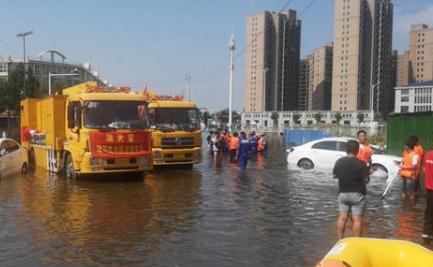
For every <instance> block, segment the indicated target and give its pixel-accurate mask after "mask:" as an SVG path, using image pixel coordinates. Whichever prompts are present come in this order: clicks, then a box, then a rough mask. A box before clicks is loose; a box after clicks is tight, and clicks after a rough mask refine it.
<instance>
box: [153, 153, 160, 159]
mask: <svg viewBox="0 0 433 267" xmlns="http://www.w3.org/2000/svg"><path fill="white" fill-rule="evenodd" d="M153 156H154V157H155V159H162V153H161V151H155V153H154V154H153Z"/></svg>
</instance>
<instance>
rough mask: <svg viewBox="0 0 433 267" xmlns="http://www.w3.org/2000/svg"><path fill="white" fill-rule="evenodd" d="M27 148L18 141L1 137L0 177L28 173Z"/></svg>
mask: <svg viewBox="0 0 433 267" xmlns="http://www.w3.org/2000/svg"><path fill="white" fill-rule="evenodd" d="M27 167H28V156H27V150H26V149H25V148H23V147H22V146H21V145H20V144H18V143H17V142H16V141H14V140H12V139H9V138H0V178H1V177H5V176H9V175H12V174H16V173H20V172H21V173H22V174H26V173H27Z"/></svg>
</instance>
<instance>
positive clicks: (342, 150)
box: [287, 137, 401, 178]
mask: <svg viewBox="0 0 433 267" xmlns="http://www.w3.org/2000/svg"><path fill="white" fill-rule="evenodd" d="M349 140H355V139H353V138H348V137H327V138H322V139H319V140H315V141H312V142H309V143H306V144H304V145H301V146H297V147H293V148H291V149H288V150H287V163H288V164H289V166H295V167H300V168H302V169H313V168H317V169H322V170H325V171H327V172H328V171H329V172H332V169H333V168H334V165H335V162H336V161H337V160H338V159H339V158H341V157H344V156H346V145H347V142H348V141H349ZM380 153H383V152H382V151H380V150H378V149H377V148H375V147H373V156H372V158H371V160H372V170H373V172H375V173H376V175H375V176H383V177H387V178H391V177H393V176H394V175H395V174H396V173H397V172H398V170H399V165H400V162H401V158H400V157H396V156H392V155H385V154H380Z"/></svg>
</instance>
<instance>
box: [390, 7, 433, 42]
mask: <svg viewBox="0 0 433 267" xmlns="http://www.w3.org/2000/svg"><path fill="white" fill-rule="evenodd" d="M420 23H424V24H427V25H429V26H430V27H433V5H431V6H429V7H427V8H424V9H422V10H420V11H419V12H417V13H404V9H402V8H396V10H395V15H394V29H393V30H394V46H395V47H396V48H398V49H399V50H406V49H408V48H409V33H410V27H411V25H413V24H420Z"/></svg>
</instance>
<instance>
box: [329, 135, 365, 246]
mask: <svg viewBox="0 0 433 267" xmlns="http://www.w3.org/2000/svg"><path fill="white" fill-rule="evenodd" d="M358 151H359V143H358V142H357V141H355V140H350V141H348V142H347V147H346V153H347V156H346V157H343V158H340V159H339V160H338V161H337V162H336V163H335V166H334V171H333V173H334V177H335V178H337V179H338V187H339V195H338V206H339V209H340V216H339V218H338V221H337V235H338V238H339V239H342V238H343V237H344V231H345V229H346V222H347V219H348V216H349V214H351V216H352V221H353V225H352V231H353V234H354V236H361V234H362V217H363V215H364V210H365V206H366V199H365V194H366V191H367V189H366V184H367V183H368V181H369V174H370V171H369V169H368V167H367V165H366V164H365V162H363V161H361V160H359V159H357V158H356V155H358Z"/></svg>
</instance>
